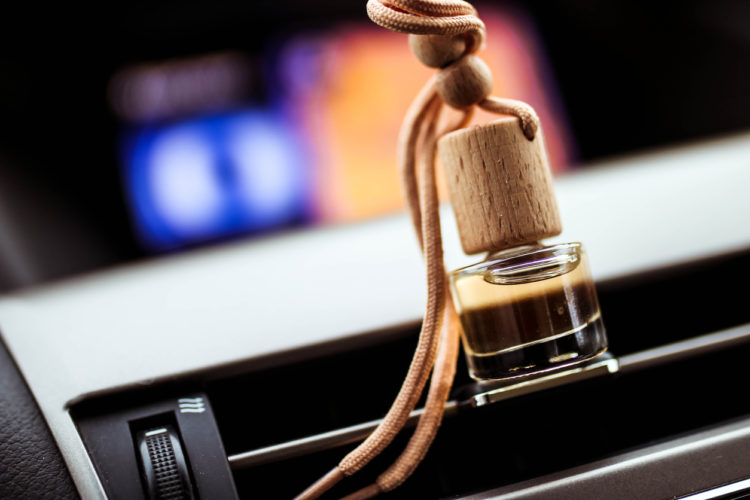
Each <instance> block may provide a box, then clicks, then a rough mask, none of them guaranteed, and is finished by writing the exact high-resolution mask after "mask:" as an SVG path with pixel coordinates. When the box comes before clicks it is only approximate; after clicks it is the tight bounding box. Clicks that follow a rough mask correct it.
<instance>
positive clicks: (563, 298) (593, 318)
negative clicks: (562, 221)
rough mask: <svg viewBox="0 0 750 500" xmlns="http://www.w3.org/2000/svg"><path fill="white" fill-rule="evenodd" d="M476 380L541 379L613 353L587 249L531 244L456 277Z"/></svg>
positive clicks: (576, 245)
mask: <svg viewBox="0 0 750 500" xmlns="http://www.w3.org/2000/svg"><path fill="white" fill-rule="evenodd" d="M451 288H452V293H453V296H454V301H455V304H456V309H457V312H458V314H459V316H460V318H461V324H462V327H463V341H464V350H465V352H466V357H467V361H468V364H469V370H470V374H471V376H472V377H473V378H475V379H478V380H487V379H503V378H509V377H516V376H522V375H527V374H530V373H539V372H542V371H546V370H552V369H555V368H557V367H561V366H568V365H572V364H575V363H579V362H581V361H585V360H587V359H590V358H592V357H594V356H597V355H598V354H601V353H602V352H604V351H605V350H606V349H607V337H606V333H605V330H604V324H603V322H602V319H601V314H600V311H599V302H598V299H597V296H596V290H595V287H594V282H593V280H592V278H591V274H590V271H589V267H588V262H587V260H586V256H585V254H584V252H583V249H582V247H581V244H580V243H566V244H559V245H551V246H544V245H541V244H534V245H524V246H520V247H516V248H511V249H508V250H503V251H501V252H497V253H494V254H491V255H490V256H489V257H488V258H487V259H486V260H485V261H483V262H480V263H478V264H475V265H472V266H468V267H464V268H462V269H458V270H456V271H454V272H453V273H451Z"/></svg>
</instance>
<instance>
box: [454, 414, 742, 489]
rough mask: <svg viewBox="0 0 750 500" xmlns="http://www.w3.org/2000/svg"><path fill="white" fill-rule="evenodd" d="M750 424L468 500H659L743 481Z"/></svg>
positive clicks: (722, 428)
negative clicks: (632, 499)
mask: <svg viewBox="0 0 750 500" xmlns="http://www.w3.org/2000/svg"><path fill="white" fill-rule="evenodd" d="M748 448H750V419H744V420H739V421H736V422H734V423H732V424H728V425H722V426H718V427H714V428H712V429H710V430H707V431H703V432H697V433H694V434H691V435H688V436H686V437H683V438H679V439H674V440H671V441H666V442H663V443H660V444H657V445H654V446H649V447H645V448H641V449H639V450H636V451H634V452H630V453H625V454H622V455H618V456H614V457H611V458H607V459H604V460H600V461H597V462H592V463H590V464H586V465H583V466H580V467H575V468H573V469H569V470H566V471H561V472H559V473H554V474H550V475H547V476H541V477H537V478H534V479H531V480H529V481H524V482H522V483H516V484H512V485H508V486H503V487H502V488H497V489H494V490H490V491H486V492H483V493H479V494H476V495H470V496H467V497H464V498H465V499H466V500H469V499H471V500H489V499H493V500H542V499H548V498H560V499H574V498H575V499H578V498H623V499H625V498H628V499H629V498H638V499H639V500H652V499H653V500H663V499H665V498H675V497H677V496H679V495H681V494H690V493H691V492H694V491H699V490H702V489H704V488H705V487H706V485H711V484H716V483H727V482H733V481H736V480H737V479H738V478H744V477H747V474H748V471H749V470H750V453H747V450H748Z"/></svg>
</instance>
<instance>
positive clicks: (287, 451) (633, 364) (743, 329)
mask: <svg viewBox="0 0 750 500" xmlns="http://www.w3.org/2000/svg"><path fill="white" fill-rule="evenodd" d="M744 343H750V323H748V324H745V325H741V326H738V327H735V328H730V329H727V330H722V331H719V332H715V333H711V334H708V335H702V336H700V337H694V338H691V339H687V340H683V341H680V342H674V343H672V344H667V345H664V346H659V347H656V348H654V349H648V350H645V351H641V352H637V353H634V354H629V355H627V356H622V357H621V358H619V360H618V359H617V358H614V357H612V356H611V355H610V354H604V355H603V358H602V359H600V360H598V361H597V360H595V361H593V362H591V363H589V364H587V365H583V366H580V367H574V368H572V369H570V370H566V371H563V372H557V373H553V374H551V375H547V376H544V377H540V378H536V379H531V380H523V381H519V382H517V383H514V384H511V385H507V386H504V387H499V388H495V389H491V390H488V391H487V392H484V393H480V394H477V395H475V396H472V397H471V398H469V399H468V400H467V401H465V402H457V401H448V402H447V403H446V410H445V412H446V413H445V415H446V416H452V415H454V414H455V413H456V412H457V411H458V409H459V408H460V407H463V406H464V405H467V404H468V405H470V406H474V407H479V406H485V405H488V404H492V403H496V402H499V401H503V400H506V399H510V398H514V397H518V396H521V395H524V394H529V393H532V392H537V391H541V390H544V389H550V388H552V387H557V386H561V385H565V384H570V383H574V382H577V381H581V380H586V379H589V378H593V377H599V376H604V375H609V374H612V373H616V372H617V371H618V367H619V371H620V372H622V373H629V372H634V371H638V370H643V369H647V368H651V367H654V366H658V365H662V364H667V363H672V362H674V361H677V360H681V359H687V358H690V357H693V356H698V355H701V354H707V353H710V352H715V351H718V350H721V349H728V348H730V347H733V346H736V345H740V344H744ZM618 361H619V363H618ZM423 411H424V410H423V409H418V410H414V411H413V412H412V413H411V415H410V416H409V420H408V423H407V426H413V425H415V424H416V421H417V419H418V418H419V416H420V415H421V414H422V413H423ZM380 422H381V420H380V419H378V420H371V421H369V422H364V423H361V424H356V425H352V426H348V427H343V428H340V429H335V430H332V431H329V432H324V433H321V434H315V435H312V436H307V437H304V438H300V439H295V440H292V441H287V442H283V443H279V444H276V445H273V446H267V447H264V448H258V449H256V450H251V451H246V452H242V453H237V454H234V455H230V456H229V457H228V459H229V464H230V466H231V467H232V469H235V470H236V469H243V468H246V467H252V466H255V465H259V464H264V463H270V462H276V461H279V460H285V459H287V458H293V457H299V456H303V455H307V454H310V453H315V452H318V451H323V450H327V449H331V448H336V447H338V446H344V445H347V444H350V443H355V442H357V441H361V440H363V439H365V438H366V437H367V436H368V435H369V434H370V433H371V432H372V431H373V430H375V428H376V427H377V426H378V424H380Z"/></svg>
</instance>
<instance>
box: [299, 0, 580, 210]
mask: <svg viewBox="0 0 750 500" xmlns="http://www.w3.org/2000/svg"><path fill="white" fill-rule="evenodd" d="M479 12H480V15H481V16H482V18H483V20H484V21H485V23H486V25H487V40H488V42H487V45H486V47H485V48H484V49H483V50H482V51H480V53H479V55H480V56H481V57H482V58H483V59H484V60H485V61H486V62H487V64H488V65H489V66H490V68H491V70H492V73H493V76H494V89H493V95H496V96H503V97H510V98H514V99H520V100H523V101H526V102H528V103H530V104H531V105H532V106H534V107H535V109H536V110H537V113H538V114H539V116H540V118H541V120H542V123H543V126H544V133H545V140H546V142H547V147H548V149H549V155H550V161H551V164H552V168H553V171H555V172H559V171H562V170H564V169H565V168H566V166H567V165H568V164H569V163H570V160H571V149H572V148H571V142H570V139H569V133H568V131H567V128H566V126H565V117H564V115H563V113H561V111H560V106H559V104H558V103H557V102H556V101H555V100H554V99H553V98H552V97H551V96H554V95H555V94H554V92H555V89H554V82H553V81H551V78H550V76H549V75H550V73H549V72H550V70H549V68H548V67H547V65H546V62H545V59H544V55H543V53H542V52H541V50H540V48H539V42H538V40H537V38H536V34H535V32H534V30H533V25H531V24H530V23H528V22H527V21H526V19H525V18H524V17H523V15H520V14H519V13H516V12H511V11H504V10H498V9H496V8H493V9H490V8H485V9H483V8H481V7H480V9H479ZM297 43H298V44H303V45H304V44H310V43H313V44H314V45H315V46H316V47H317V52H316V58H315V61H316V62H315V64H316V65H317V69H316V72H315V73H314V75H315V78H316V81H315V82H308V83H309V85H304V87H305V88H306V91H304V92H297V93H296V95H297V97H296V98H295V99H296V102H295V103H294V104H293V106H294V107H295V109H296V110H297V111H298V113H299V118H300V120H301V122H302V124H303V127H304V128H305V129H307V134H308V135H309V137H311V139H312V149H313V151H314V155H315V158H314V161H313V163H314V165H315V172H316V175H315V179H316V180H315V182H316V183H317V186H316V189H315V192H316V193H317V196H316V198H317V200H316V206H317V207H318V208H317V209H318V218H319V220H320V221H321V222H324V223H325V222H341V221H351V220H357V219H362V218H366V217H372V216H376V215H381V214H384V213H391V212H396V211H399V210H402V209H403V201H402V197H401V190H400V186H399V180H398V174H397V171H396V166H395V162H396V152H395V147H396V138H397V135H398V131H399V128H400V126H401V120H402V118H403V116H404V114H405V112H406V110H407V108H408V106H409V104H410V103H411V101H412V99H413V98H414V96H416V95H417V93H418V92H419V90H420V89H421V88H422V86H423V85H424V84H425V82H426V81H427V80H428V79H429V77H430V76H431V75H432V74H433V71H434V70H432V69H430V68H426V67H424V66H422V65H421V64H420V63H419V62H418V61H417V60H416V59H415V58H414V56H413V55H412V54H411V52H410V51H409V49H408V42H407V38H406V36H405V35H402V34H398V33H392V32H389V31H387V30H383V29H381V28H378V27H375V26H368V25H365V24H357V25H349V26H344V27H342V28H341V29H340V30H338V31H337V32H335V33H334V34H333V35H330V34H329V35H326V36H324V37H321V38H318V39H315V40H312V39H310V38H306V39H304V40H298V42H297ZM293 45H294V43H293ZM495 118H496V115H492V114H490V113H487V112H483V111H478V112H477V113H476V115H475V117H474V119H473V120H472V123H484V122H487V121H491V120H493V119H495ZM441 184H442V182H441ZM444 192H445V189H444V188H443V187H441V193H443V196H444Z"/></svg>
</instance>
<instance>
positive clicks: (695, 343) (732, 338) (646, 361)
mask: <svg viewBox="0 0 750 500" xmlns="http://www.w3.org/2000/svg"><path fill="white" fill-rule="evenodd" d="M748 342H750V323H745V324H744V325H740V326H736V327H733V328H729V329H726V330H720V331H718V332H715V333H709V334H707V335H701V336H699V337H692V338H689V339H686V340H681V341H679V342H674V343H672V344H666V345H663V346H659V347H655V348H653V349H647V350H645V351H640V352H636V353H633V354H628V355H626V356H622V357H620V371H621V372H622V373H630V372H633V371H638V370H644V369H647V368H651V367H653V366H658V365H664V364H667V363H673V362H675V361H679V360H683V359H688V358H692V357H694V356H698V355H701V354H708V353H711V352H715V351H719V350H722V349H728V348H730V347H734V346H736V345H741V344H746V343H748Z"/></svg>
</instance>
